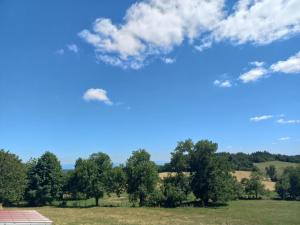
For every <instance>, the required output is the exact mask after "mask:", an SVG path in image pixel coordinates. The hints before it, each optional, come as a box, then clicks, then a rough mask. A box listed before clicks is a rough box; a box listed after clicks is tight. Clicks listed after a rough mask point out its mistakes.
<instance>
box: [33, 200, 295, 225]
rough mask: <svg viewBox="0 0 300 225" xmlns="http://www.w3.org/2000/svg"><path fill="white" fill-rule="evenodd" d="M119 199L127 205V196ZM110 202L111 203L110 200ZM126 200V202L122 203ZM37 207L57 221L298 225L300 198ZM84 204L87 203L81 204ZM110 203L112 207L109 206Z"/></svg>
mask: <svg viewBox="0 0 300 225" xmlns="http://www.w3.org/2000/svg"><path fill="white" fill-rule="evenodd" d="M118 201H119V203H120V204H121V205H122V204H123V203H124V204H125V205H126V202H125V200H124V199H122V198H121V199H119V200H118ZM109 202H110V203H109ZM122 202H123V203H122ZM89 203H91V202H86V204H87V206H86V207H83V208H80V207H79V208H77V207H76V208H72V207H70V208H59V207H55V206H53V207H50V206H46V207H36V208H33V209H34V210H37V211H39V212H40V213H42V214H43V215H45V216H47V217H49V218H50V219H51V220H53V221H54V225H79V224H82V225H83V224H84V225H96V224H97V225H104V224H105V225H167V224H172V225H182V224H187V225H196V224H197V225H253V224H255V225H299V224H300V216H299V212H300V202H299V201H276V200H240V201H232V202H229V204H228V205H227V206H221V207H210V208H192V207H180V208H175V209H169V208H146V207H142V208H132V207H129V206H125V207H124V206H123V207H118V203H117V200H116V199H115V197H112V199H110V198H106V199H104V201H102V202H101V205H102V206H101V207H89V206H88V204H89ZM82 206H84V205H82ZM109 206H110V207H109Z"/></svg>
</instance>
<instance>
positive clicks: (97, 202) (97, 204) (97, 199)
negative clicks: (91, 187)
mask: <svg viewBox="0 0 300 225" xmlns="http://www.w3.org/2000/svg"><path fill="white" fill-rule="evenodd" d="M95 200H96V206H99V198H98V197H96V198H95Z"/></svg>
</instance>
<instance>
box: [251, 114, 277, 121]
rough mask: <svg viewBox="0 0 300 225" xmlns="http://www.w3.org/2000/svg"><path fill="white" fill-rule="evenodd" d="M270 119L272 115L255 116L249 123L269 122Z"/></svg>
mask: <svg viewBox="0 0 300 225" xmlns="http://www.w3.org/2000/svg"><path fill="white" fill-rule="evenodd" d="M272 118H273V116H272V115H263V116H255V117H252V118H250V121H252V122H260V121H263V120H269V119H272Z"/></svg>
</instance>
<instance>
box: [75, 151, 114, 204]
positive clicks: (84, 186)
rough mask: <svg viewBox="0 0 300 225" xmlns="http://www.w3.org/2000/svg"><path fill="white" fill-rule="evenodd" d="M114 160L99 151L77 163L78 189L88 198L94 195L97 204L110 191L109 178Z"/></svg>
mask: <svg viewBox="0 0 300 225" xmlns="http://www.w3.org/2000/svg"><path fill="white" fill-rule="evenodd" d="M111 170H112V162H111V160H110V158H109V156H108V155H107V154H105V153H102V152H99V153H94V154H92V155H91V156H90V157H89V159H86V160H84V159H78V160H77V161H76V165H75V177H76V180H77V183H76V184H75V186H76V190H77V192H79V193H83V194H85V196H86V198H90V197H93V198H95V201H96V206H98V205H99V199H100V198H102V197H103V196H104V193H105V192H110V189H109V188H110V187H109V178H110V175H111Z"/></svg>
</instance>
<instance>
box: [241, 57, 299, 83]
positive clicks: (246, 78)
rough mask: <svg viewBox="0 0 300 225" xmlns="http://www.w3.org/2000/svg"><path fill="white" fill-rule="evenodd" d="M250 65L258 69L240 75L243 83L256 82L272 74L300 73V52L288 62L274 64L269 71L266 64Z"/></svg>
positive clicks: (256, 62)
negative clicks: (265, 66)
mask: <svg viewBox="0 0 300 225" xmlns="http://www.w3.org/2000/svg"><path fill="white" fill-rule="evenodd" d="M249 64H250V65H253V66H256V68H253V69H251V70H250V71H248V72H246V73H243V74H242V75H240V77H239V79H240V80H242V82H243V83H248V82H250V81H256V80H258V79H261V78H263V77H266V76H267V75H270V74H272V73H279V72H281V73H286V74H293V73H300V52H298V53H296V54H295V55H293V56H291V57H289V58H288V59H287V60H284V61H278V62H276V63H273V64H272V65H271V66H270V67H269V68H268V69H266V68H264V67H263V66H264V65H265V62H259V61H255V62H250V63H249Z"/></svg>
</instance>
